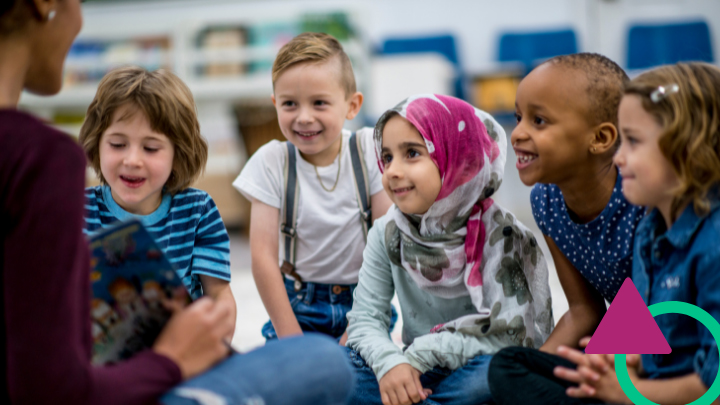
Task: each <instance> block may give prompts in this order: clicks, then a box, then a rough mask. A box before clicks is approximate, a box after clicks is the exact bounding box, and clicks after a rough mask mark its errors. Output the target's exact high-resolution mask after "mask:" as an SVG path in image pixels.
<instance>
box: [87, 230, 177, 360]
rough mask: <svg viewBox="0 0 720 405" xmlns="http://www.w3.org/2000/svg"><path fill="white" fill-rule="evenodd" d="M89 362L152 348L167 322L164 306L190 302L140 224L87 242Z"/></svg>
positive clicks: (175, 276)
mask: <svg viewBox="0 0 720 405" xmlns="http://www.w3.org/2000/svg"><path fill="white" fill-rule="evenodd" d="M90 250H91V253H92V259H91V260H92V263H91V267H92V272H91V273H90V282H91V286H92V302H91V316H92V336H93V356H92V363H93V364H96V365H99V364H105V363H113V362H117V361H120V360H123V359H127V358H129V357H131V356H132V355H134V354H135V353H137V352H139V351H141V350H143V349H146V348H149V347H151V346H152V344H153V342H155V339H156V338H157V336H158V335H159V334H160V331H161V330H162V328H163V327H164V326H165V323H167V321H168V319H169V318H170V313H169V312H168V311H167V310H166V309H165V307H164V306H163V303H162V301H163V300H165V299H168V298H174V299H180V300H184V301H186V302H189V301H190V296H189V294H188V292H187V290H186V289H185V286H184V285H183V283H182V280H180V277H178V275H177V273H176V272H175V269H174V267H173V266H172V264H170V262H169V261H168V259H167V257H166V256H165V254H164V253H163V252H162V250H160V248H158V246H157V244H156V243H155V241H154V240H153V238H152V236H150V234H149V233H148V231H147V230H146V229H145V227H144V226H143V225H142V223H140V221H138V220H132V221H130V222H124V223H121V224H119V225H117V226H115V227H113V228H109V229H107V230H104V231H101V232H99V233H98V234H96V235H94V236H92V238H91V239H90Z"/></svg>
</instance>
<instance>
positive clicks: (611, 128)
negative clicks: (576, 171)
mask: <svg viewBox="0 0 720 405" xmlns="http://www.w3.org/2000/svg"><path fill="white" fill-rule="evenodd" d="M617 138H618V131H617V128H615V125H613V124H612V123H610V122H603V123H602V124H600V125H598V126H597V128H595V136H594V137H593V140H592V141H591V142H590V151H589V152H590V153H592V154H597V155H602V154H604V153H605V152H607V151H609V150H613V151H614V148H615V142H617Z"/></svg>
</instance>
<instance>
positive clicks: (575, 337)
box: [511, 53, 643, 353]
mask: <svg viewBox="0 0 720 405" xmlns="http://www.w3.org/2000/svg"><path fill="white" fill-rule="evenodd" d="M626 81H627V75H626V74H625V72H623V70H622V69H621V68H620V67H619V66H618V65H617V64H615V63H614V62H613V61H611V60H610V59H608V58H606V57H604V56H602V55H598V54H592V53H579V54H573V55H564V56H558V57H555V58H552V59H550V60H549V61H547V62H545V63H543V64H542V65H540V66H538V67H537V68H536V69H535V70H533V71H532V72H530V74H528V75H527V77H525V78H524V79H523V80H522V82H521V83H520V86H519V87H518V91H517V100H516V117H517V126H516V128H515V130H514V131H513V133H512V137H511V141H512V144H513V148H514V149H515V153H516V155H517V159H518V160H517V168H518V171H519V173H520V179H521V180H522V181H523V183H525V184H526V185H528V186H530V185H533V184H534V185H535V187H534V188H533V190H532V193H531V205H532V211H533V215H534V216H535V221H536V222H537V224H538V226H539V227H540V230H541V231H542V233H543V236H544V237H545V240H546V241H547V244H548V247H549V248H550V253H551V254H552V257H553V261H554V262H555V267H556V269H557V273H558V277H559V279H560V282H561V284H562V287H563V290H564V292H565V295H566V296H567V299H568V304H569V310H568V312H567V313H566V314H565V315H563V316H562V317H561V318H560V320H559V321H558V324H557V327H556V328H555V330H554V331H553V333H552V334H551V335H550V337H549V338H548V340H547V341H546V342H545V344H544V345H543V346H542V347H541V348H540V350H542V351H545V352H548V353H554V352H555V350H556V348H557V347H558V346H560V345H566V346H572V347H577V345H578V341H579V340H580V338H582V337H583V336H586V335H589V334H592V333H593V331H594V330H595V328H596V327H597V325H598V324H599V323H600V320H601V319H602V317H603V315H604V314H605V310H606V306H605V300H607V301H612V300H613V298H614V297H615V294H617V292H618V290H619V289H620V286H621V285H622V281H623V280H624V279H625V278H626V277H628V276H630V272H631V268H632V238H633V234H634V231H635V226H636V224H637V222H638V221H639V219H640V218H641V216H642V215H643V214H642V210H641V209H640V208H639V207H634V206H632V205H630V204H628V202H627V201H626V200H625V198H624V197H623V195H622V183H621V182H622V178H621V176H620V175H619V173H618V170H617V168H616V166H615V165H614V164H613V154H614V153H615V151H616V149H617V145H618V142H617V141H618V131H617V108H618V104H619V103H620V98H621V96H622V89H623V84H624V83H625V82H626Z"/></svg>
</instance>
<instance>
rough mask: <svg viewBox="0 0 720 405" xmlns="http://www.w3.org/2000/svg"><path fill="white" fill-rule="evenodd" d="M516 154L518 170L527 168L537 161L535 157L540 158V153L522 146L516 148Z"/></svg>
mask: <svg viewBox="0 0 720 405" xmlns="http://www.w3.org/2000/svg"><path fill="white" fill-rule="evenodd" d="M515 155H516V156H517V163H516V164H515V167H517V169H518V170H523V169H525V168H527V167H528V166H530V165H531V164H532V163H533V162H534V161H535V159H537V158H538V155H536V154H534V153H530V152H527V151H525V150H522V149H520V148H515Z"/></svg>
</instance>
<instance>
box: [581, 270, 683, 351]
mask: <svg viewBox="0 0 720 405" xmlns="http://www.w3.org/2000/svg"><path fill="white" fill-rule="evenodd" d="M671 351H672V349H671V348H670V345H669V344H668V342H667V340H665V336H663V334H662V332H660V328H659V327H658V325H657V323H656V322H655V319H653V317H652V315H651V314H650V310H649V309H648V307H647V305H645V301H643V299H642V297H641V296H640V293H638V290H637V288H636V287H635V284H633V282H632V280H630V278H629V277H628V278H626V279H625V281H624V282H623V285H622V287H620V291H618V293H617V295H616V296H615V299H614V300H613V302H612V304H610V308H608V310H607V312H606V313H605V316H604V317H603V319H602V321H601V322H600V325H599V326H598V328H597V330H595V333H594V334H593V336H592V339H590V343H588V345H587V347H586V348H585V353H588V354H668V353H670V352H671Z"/></svg>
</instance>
